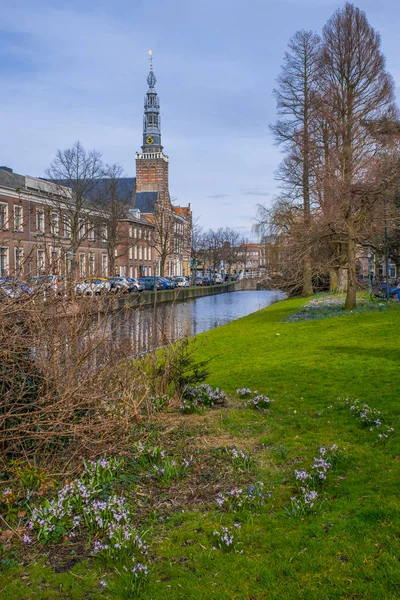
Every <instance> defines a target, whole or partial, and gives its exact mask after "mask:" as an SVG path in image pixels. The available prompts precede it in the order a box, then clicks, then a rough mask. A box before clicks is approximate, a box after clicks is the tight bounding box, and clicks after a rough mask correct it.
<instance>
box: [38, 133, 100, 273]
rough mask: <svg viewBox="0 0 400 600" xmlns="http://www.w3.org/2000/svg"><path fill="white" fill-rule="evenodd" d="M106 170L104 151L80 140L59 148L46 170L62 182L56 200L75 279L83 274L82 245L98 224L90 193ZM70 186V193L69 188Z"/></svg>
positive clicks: (52, 179) (49, 176)
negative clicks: (79, 262)
mask: <svg viewBox="0 0 400 600" xmlns="http://www.w3.org/2000/svg"><path fill="white" fill-rule="evenodd" d="M103 173H104V169H103V161H102V157H101V154H100V153H99V152H97V151H96V150H90V151H86V150H85V149H84V147H83V146H82V144H81V142H80V141H77V142H75V144H74V145H73V146H72V148H68V149H67V150H57V153H56V157H55V159H54V160H53V162H52V163H51V165H50V167H49V168H48V169H47V171H46V177H47V178H48V179H49V180H50V181H51V182H53V183H55V184H56V185H58V186H59V190H60V193H59V194H58V196H57V199H53V202H56V203H57V204H58V207H59V210H60V213H61V216H62V219H63V220H64V223H62V226H63V227H64V229H65V233H67V235H68V236H69V237H70V240H71V241H70V248H69V253H70V256H71V262H72V273H71V275H72V276H73V277H74V278H75V279H77V278H78V276H79V264H78V261H77V260H76V255H77V251H78V248H79V246H80V245H81V243H82V240H84V239H87V238H88V236H89V235H90V233H91V232H92V231H93V229H94V228H95V226H96V225H95V223H94V222H93V221H92V220H91V219H90V216H91V214H93V213H94V212H96V205H95V203H94V202H93V201H91V200H90V196H91V194H92V193H93V190H94V189H95V187H96V184H97V183H98V181H99V179H101V177H102V176H103ZM67 188H69V190H70V193H66V192H65V190H66V189H67Z"/></svg>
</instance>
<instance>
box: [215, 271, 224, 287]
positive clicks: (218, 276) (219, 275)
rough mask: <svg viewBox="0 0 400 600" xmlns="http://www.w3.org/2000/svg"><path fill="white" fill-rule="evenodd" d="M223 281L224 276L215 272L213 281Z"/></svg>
mask: <svg viewBox="0 0 400 600" xmlns="http://www.w3.org/2000/svg"><path fill="white" fill-rule="evenodd" d="M223 282H224V278H223V276H222V275H221V273H216V274H215V283H217V284H219V283H223Z"/></svg>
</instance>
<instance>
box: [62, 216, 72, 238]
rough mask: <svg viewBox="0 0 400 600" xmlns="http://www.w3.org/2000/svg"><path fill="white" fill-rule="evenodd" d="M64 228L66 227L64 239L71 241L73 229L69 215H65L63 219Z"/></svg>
mask: <svg viewBox="0 0 400 600" xmlns="http://www.w3.org/2000/svg"><path fill="white" fill-rule="evenodd" d="M63 227H64V237H65V238H67V239H70V238H71V235H72V227H71V219H70V217H69V216H68V215H64V217H63Z"/></svg>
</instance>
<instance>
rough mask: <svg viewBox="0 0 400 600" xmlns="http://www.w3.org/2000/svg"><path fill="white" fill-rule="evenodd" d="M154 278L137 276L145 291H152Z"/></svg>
mask: <svg viewBox="0 0 400 600" xmlns="http://www.w3.org/2000/svg"><path fill="white" fill-rule="evenodd" d="M154 279H155V278H154V277H149V276H145V277H139V279H138V281H139V282H140V283H141V284H142V285H143V286H144V289H145V290H146V291H152V290H154Z"/></svg>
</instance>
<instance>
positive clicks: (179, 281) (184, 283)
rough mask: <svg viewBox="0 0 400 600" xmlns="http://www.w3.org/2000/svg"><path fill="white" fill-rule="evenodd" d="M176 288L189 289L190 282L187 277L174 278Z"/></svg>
mask: <svg viewBox="0 0 400 600" xmlns="http://www.w3.org/2000/svg"><path fill="white" fill-rule="evenodd" d="M175 282H176V285H177V287H190V281H189V279H188V278H187V277H175Z"/></svg>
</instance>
